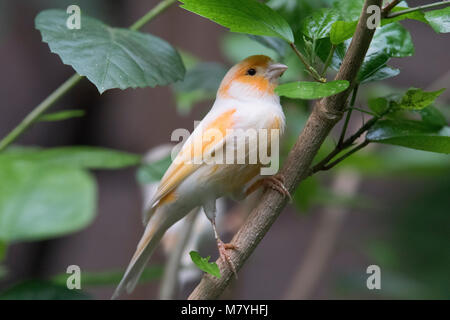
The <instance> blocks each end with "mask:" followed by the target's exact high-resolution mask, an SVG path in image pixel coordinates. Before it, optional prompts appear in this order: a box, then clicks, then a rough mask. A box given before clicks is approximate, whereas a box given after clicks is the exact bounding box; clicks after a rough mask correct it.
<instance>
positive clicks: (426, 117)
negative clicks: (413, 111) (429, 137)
mask: <svg viewBox="0 0 450 320" xmlns="http://www.w3.org/2000/svg"><path fill="white" fill-rule="evenodd" d="M419 113H420V115H421V117H422V121H423V122H425V123H426V124H429V125H430V126H433V127H438V128H442V127H444V126H446V125H447V119H445V117H444V115H443V114H442V113H441V112H440V111H439V110H438V109H437V108H435V107H433V106H429V107H426V108H424V109H421V110H419Z"/></svg>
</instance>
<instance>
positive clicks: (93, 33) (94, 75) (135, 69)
mask: <svg viewBox="0 0 450 320" xmlns="http://www.w3.org/2000/svg"><path fill="white" fill-rule="evenodd" d="M67 17H68V15H67V14H66V12H65V11H62V10H45V11H42V12H41V13H39V14H38V16H37V17H36V20H35V24H36V29H38V30H39V31H40V32H41V34H42V40H43V41H44V42H47V43H48V45H49V47H50V50H51V51H52V52H54V53H56V54H58V55H59V56H60V58H61V60H62V61H63V62H64V63H65V64H68V65H71V66H72V67H73V68H74V69H75V71H76V72H77V73H78V74H80V75H82V76H86V77H87V78H88V79H89V80H90V81H91V82H92V83H94V84H95V86H96V87H97V89H98V90H99V92H100V93H102V92H104V91H105V90H108V89H112V88H120V89H126V88H137V87H140V88H142V87H147V86H150V87H154V86H156V85H167V84H169V83H172V82H175V81H177V80H180V79H183V76H184V72H185V70H184V66H183V63H182V61H181V58H180V55H179V54H178V52H177V51H176V50H175V49H174V48H173V47H172V46H171V45H170V44H169V43H167V42H166V41H164V40H162V39H160V38H158V37H155V36H153V35H150V34H145V33H140V32H138V31H131V30H128V29H120V28H112V27H109V26H107V25H105V24H103V23H102V22H100V21H98V20H96V19H94V18H91V17H89V16H87V15H85V14H82V15H81V28H80V29H73V30H71V29H68V28H67V26H66V20H67Z"/></svg>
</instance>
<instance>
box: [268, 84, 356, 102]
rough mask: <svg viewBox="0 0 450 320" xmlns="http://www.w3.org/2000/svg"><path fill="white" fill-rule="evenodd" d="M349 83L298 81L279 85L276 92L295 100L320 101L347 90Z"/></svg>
mask: <svg viewBox="0 0 450 320" xmlns="http://www.w3.org/2000/svg"><path fill="white" fill-rule="evenodd" d="M348 86H349V82H348V81H346V80H335V81H330V82H325V83H320V82H307V81H298V82H290V83H285V84H282V85H279V86H278V87H277V88H276V89H275V92H276V93H277V94H278V95H280V96H284V97H288V98H294V99H309V100H312V99H319V98H323V97H328V96H332V95H334V94H336V93H339V92H342V91H344V90H345V89H347V88H348Z"/></svg>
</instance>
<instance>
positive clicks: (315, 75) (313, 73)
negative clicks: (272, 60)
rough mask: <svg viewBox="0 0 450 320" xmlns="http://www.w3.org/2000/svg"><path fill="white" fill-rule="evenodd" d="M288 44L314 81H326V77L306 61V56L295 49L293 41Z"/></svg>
mask: <svg viewBox="0 0 450 320" xmlns="http://www.w3.org/2000/svg"><path fill="white" fill-rule="evenodd" d="M289 45H290V46H291V48H292V50H294V52H295V54H296V55H297V56H298V58H299V59H300V61H301V62H302V63H303V65H304V66H305V67H306V70H307V71H308V72H309V74H310V75H311V76H312V77H313V78H314V79H315V80H316V81H318V82H326V81H327V79H325V78H323V77H321V76H320V74H319V73H318V72H317V71H316V69H314V68H313V67H312V66H311V65H310V64H309V63H308V61H306V58H305V57H304V56H303V54H302V53H301V52H300V50H298V49H297V47H296V46H295V44H294V43H290V44H289Z"/></svg>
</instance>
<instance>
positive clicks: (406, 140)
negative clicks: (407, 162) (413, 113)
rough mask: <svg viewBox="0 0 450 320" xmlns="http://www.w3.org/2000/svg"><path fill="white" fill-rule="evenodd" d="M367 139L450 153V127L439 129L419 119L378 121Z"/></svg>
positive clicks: (368, 133)
mask: <svg viewBox="0 0 450 320" xmlns="http://www.w3.org/2000/svg"><path fill="white" fill-rule="evenodd" d="M366 139H367V140H369V141H372V142H379V143H386V144H393V145H398V146H404V147H407V148H412V149H418V150H424V151H432V152H439V153H450V127H447V126H446V127H443V128H442V129H437V128H436V127H432V126H428V125H426V124H424V123H423V122H419V121H411V120H409V121H408V120H401V121H400V120H395V121H394V120H381V121H378V122H377V123H376V124H375V125H374V126H373V127H372V128H371V129H370V130H369V131H368V132H367V135H366Z"/></svg>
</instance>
